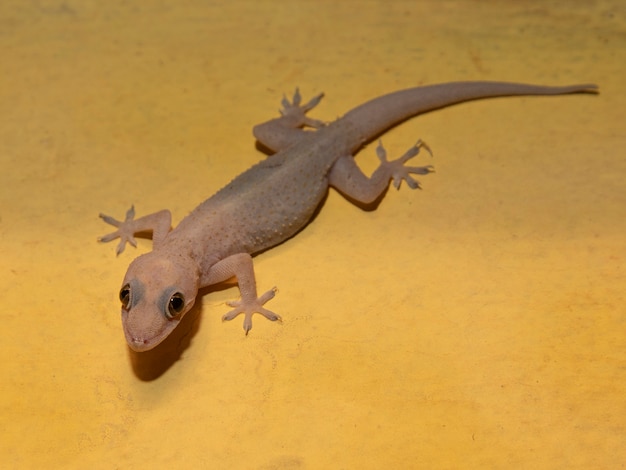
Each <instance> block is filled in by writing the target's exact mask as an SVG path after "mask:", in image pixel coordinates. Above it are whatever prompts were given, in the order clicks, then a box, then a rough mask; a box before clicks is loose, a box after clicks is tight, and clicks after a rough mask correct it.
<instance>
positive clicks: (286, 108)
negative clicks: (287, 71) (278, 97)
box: [280, 88, 325, 129]
mask: <svg viewBox="0 0 626 470" xmlns="http://www.w3.org/2000/svg"><path fill="white" fill-rule="evenodd" d="M323 97H324V93H320V94H319V95H317V96H316V97H314V98H313V99H311V101H309V102H308V103H306V104H303V105H300V103H301V101H302V96H300V90H299V89H298V88H296V91H295V93H294V94H293V100H292V101H291V102H289V100H288V99H287V97H286V96H283V99H282V101H281V104H282V106H283V107H282V109H280V114H281V115H282V116H283V117H285V118H288V119H290V120H292V121H293V123H292V124H293V125H294V127H300V126H309V127H313V128H314V129H319V128H320V127H323V126H324V125H325V124H324V122H322V121H318V120H317V119H311V118H309V117H307V116H306V113H307V112H309V111H310V110H312V109H313V108H315V107H316V106H317V105H318V104H319V102H320V101H321V100H322V98H323Z"/></svg>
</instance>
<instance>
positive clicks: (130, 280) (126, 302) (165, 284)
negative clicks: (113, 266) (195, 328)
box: [120, 252, 199, 351]
mask: <svg viewBox="0 0 626 470" xmlns="http://www.w3.org/2000/svg"><path fill="white" fill-rule="evenodd" d="M198 278H199V275H198V266H197V265H196V264H195V263H194V262H193V261H192V260H190V259H187V258H182V257H163V256H159V255H158V254H156V253H155V252H151V253H147V254H145V255H142V256H140V257H138V258H137V259H135V260H134V261H133V262H132V263H131V264H130V266H129V267H128V271H127V272H126V277H125V278H124V282H123V283H122V288H121V289H120V300H121V302H122V325H123V327H124V335H125V336H126V341H127V343H128V345H129V346H130V348H131V349H133V350H134V351H147V350H149V349H152V348H154V347H155V346H156V345H157V344H159V343H160V342H161V341H163V340H164V339H165V338H166V337H167V336H168V335H169V334H170V333H171V332H172V331H174V328H176V327H177V326H178V324H179V323H180V320H181V319H182V318H183V316H184V315H185V313H187V312H188V311H189V310H190V309H191V307H193V304H194V302H195V300H196V295H197V294H198Z"/></svg>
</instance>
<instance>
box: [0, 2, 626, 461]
mask: <svg viewBox="0 0 626 470" xmlns="http://www.w3.org/2000/svg"><path fill="white" fill-rule="evenodd" d="M622 3H623V2H619V1H618V0H606V1H597V2H592V3H589V2H470V1H448V2H438V1H422V2H409V1H404V2H402V1H395V2H389V1H386V0H382V1H362V2H356V1H350V2H337V1H326V0H315V1H302V2H297V1H285V2H278V1H276V2H271V1H260V2H248V1H230V2H205V1H201V0H188V1H185V2H149V1H140V0H130V1H111V2H90V1H78V0H65V1H54V0H40V1H36V2H35V1H32V2H25V1H21V0H5V1H4V2H2V5H1V6H0V51H1V59H0V162H1V166H0V174H1V181H0V263H1V264H0V288H1V292H2V297H1V298H2V314H1V325H2V327H1V328H0V460H1V463H2V467H3V468H17V469H21V468H160V467H166V466H167V467H168V468H216V469H222V468H224V469H225V468H229V469H239V468H242V469H249V468H258V469H272V468H286V469H300V468H302V469H322V468H338V469H342V468H343V469H354V468H371V469H379V468H429V469H431V468H581V469H582V468H584V469H588V468H620V466H622V465H624V462H625V461H626V451H625V450H624V449H626V446H625V445H624V443H625V442H626V441H625V431H626V429H625V425H624V417H625V416H626V394H625V393H624V388H625V386H626V349H625V348H624V344H625V340H626V331H625V328H626V323H625V321H626V308H625V306H624V304H625V299H624V292H625V290H626V289H625V280H626V274H625V269H626V268H625V265H624V262H625V258H624V256H625V253H626V236H625V233H626V217H624V216H625V212H626V210H625V208H626V184H625V183H624V182H625V174H626V158H625V153H624V152H625V151H624V148H625V145H626V142H625V139H624V138H625V136H626V133H625V132H626V131H625V128H624V123H625V122H626V94H625V93H624V77H626V65H625V64H626V60H625V59H626V58H625V54H624V51H626V42H625V38H626V35H625V34H624V33H625V31H626V24H625V16H624V15H625V10H624V7H623V5H622ZM469 79H483V80H509V81H528V82H536V83H546V84H569V83H577V82H597V83H599V84H600V85H601V90H602V93H601V94H600V95H599V96H596V97H594V96H580V95H579V96H568V97H558V98H508V99H499V100H490V101H484V102H475V103H469V104H465V105H461V106H458V107H455V108H450V109H447V110H443V111H440V112H436V113H433V114H430V115H426V116H422V117H420V118H417V119H414V120H412V121H409V122H407V123H405V124H404V125H402V126H400V127H398V128H397V129H394V130H393V131H392V132H389V133H388V134H387V135H386V136H385V137H384V142H385V145H386V148H387V150H388V152H389V154H390V155H399V154H401V153H403V152H404V151H405V150H406V149H407V148H408V147H409V146H410V145H411V144H413V143H414V142H415V141H416V140H417V138H422V139H424V140H425V141H426V142H427V143H428V144H429V145H430V146H431V147H432V149H433V151H434V154H435V157H434V159H433V160H432V161H431V160H430V159H429V158H428V157H420V161H421V162H423V163H433V164H434V165H435V166H436V173H434V174H432V175H429V176H426V177H423V178H421V181H422V183H423V186H424V190H423V191H416V192H412V191H410V190H408V188H406V186H403V187H402V189H401V190H400V191H399V192H396V191H395V190H390V191H389V192H388V194H387V196H386V197H385V199H384V200H383V202H382V204H381V205H380V207H379V208H378V209H377V210H376V211H372V212H363V211H361V210H360V209H358V208H355V207H354V206H352V205H350V203H348V202H347V201H345V200H344V199H343V198H342V197H340V196H339V195H337V194H336V193H334V192H331V194H330V195H329V197H328V200H327V201H326V203H325V205H324V207H323V209H322V210H321V212H320V214H319V216H318V217H317V218H316V219H315V221H314V222H313V223H312V224H311V225H310V226H309V227H308V228H307V229H306V230H305V231H304V232H302V233H301V234H300V235H298V236H297V237H296V238H294V239H293V240H291V241H289V242H288V243H286V244H284V245H282V246H280V247H278V248H276V249H273V250H270V251H268V252H266V253H264V254H262V255H261V256H258V257H257V258H256V260H255V265H256V273H257V278H258V283H259V288H260V289H261V290H265V289H268V288H270V287H272V286H274V285H277V286H278V288H279V292H278V295H277V296H276V298H275V299H274V300H273V301H272V302H271V304H270V305H271V308H272V309H273V310H275V311H276V312H278V313H280V314H281V315H282V316H283V318H284V322H283V324H282V325H279V324H273V323H270V322H267V321H265V320H263V319H261V318H258V316H257V318H255V324H254V328H253V330H252V331H251V333H250V335H249V336H248V337H245V336H244V334H243V330H242V328H241V321H240V320H239V319H238V320H236V321H235V322H231V323H224V324H222V323H221V321H220V318H221V315H222V314H223V313H225V312H226V311H227V310H228V307H227V306H226V305H225V301H227V300H229V299H233V298H237V297H238V295H239V292H238V290H237V289H236V287H231V288H221V289H217V290H211V291H209V292H208V293H207V294H206V295H205V296H204V297H203V298H202V301H201V302H198V305H199V306H198V307H197V308H195V309H194V310H193V312H192V314H190V315H189V316H188V317H187V320H186V321H185V322H184V324H183V325H182V326H181V328H180V331H179V332H178V334H177V336H176V337H174V338H172V340H170V341H168V342H166V343H165V344H164V345H163V346H162V347H160V348H158V349H157V350H155V351H153V352H150V353H144V354H141V355H137V354H131V352H130V351H129V350H128V348H127V347H126V344H125V342H124V339H123V335H122V331H121V327H120V321H119V302H118V300H117V291H118V289H119V287H120V282H121V280H122V277H123V275H124V272H125V269H126V266H127V265H128V263H129V262H130V261H131V260H132V259H133V257H135V256H136V255H137V254H139V253H144V252H146V251H148V250H150V247H151V244H150V241H149V240H146V239H141V240H140V242H139V247H138V248H137V249H136V250H135V249H132V248H130V249H127V250H126V252H124V253H123V254H122V255H121V256H119V257H117V258H116V257H115V254H114V244H109V245H101V244H98V243H96V237H97V236H99V235H102V234H104V233H106V232H107V231H108V227H107V226H105V225H104V224H103V223H102V222H101V221H100V220H99V219H98V213H99V212H101V211H102V212H106V213H109V214H112V215H115V216H118V217H121V216H123V214H124V212H125V211H126V209H127V208H128V207H129V206H130V205H131V204H135V206H136V208H137V212H138V214H140V215H143V214H147V213H149V212H153V211H156V210H159V209H162V208H169V209H170V210H171V211H172V213H173V217H174V221H175V222H178V221H179V220H180V219H181V218H182V217H183V216H184V215H185V214H187V212H188V211H190V210H191V209H193V207H195V205H196V204H198V203H199V202H200V201H202V200H203V199H205V198H206V197H208V196H209V195H210V194H211V193H212V192H214V191H215V190H217V189H219V188H220V187H221V186H222V185H223V184H225V183H226V182H227V181H229V179H230V178H232V177H233V176H234V175H236V174H237V173H239V172H240V171H242V170H244V169H245V168H247V167H248V166H250V165H252V164H253V163H254V162H256V161H258V160H259V159H261V158H263V155H262V154H261V153H260V152H259V151H258V150H256V149H255V146H254V140H253V138H252V136H251V132H250V129H251V127H252V126H253V125H254V124H255V123H258V122H261V121H263V120H266V119H268V118H270V117H273V116H275V115H276V114H277V109H278V107H279V101H280V99H281V97H282V94H283V93H288V94H290V93H291V92H292V90H293V89H294V88H295V87H296V86H299V87H300V89H301V91H302V93H303V95H304V96H305V97H306V98H308V97H310V96H312V95H314V94H317V93H319V92H321V91H324V92H325V93H326V98H325V99H324V100H323V102H322V104H321V105H320V106H319V107H318V109H316V110H315V111H314V112H313V113H311V115H312V116H313V117H316V118H319V119H324V120H332V119H334V118H335V117H337V116H339V115H340V114H342V113H343V112H345V111H347V110H348V109H350V108H351V107H352V106H355V105H357V104H360V103H361V102H363V101H364V100H366V99H369V98H372V97H374V96H377V95H379V94H383V93H386V92H390V91H393V90H396V89H399V88H404V87H409V86H415V85H420V84H429V83H435V82H442V81H451V80H469ZM358 161H359V163H360V164H361V165H362V167H363V168H364V169H366V170H367V171H371V170H372V169H373V168H374V165H375V162H376V157H375V152H374V146H373V145H370V146H368V147H366V148H365V149H364V150H363V151H362V152H361V154H360V155H359V158H358Z"/></svg>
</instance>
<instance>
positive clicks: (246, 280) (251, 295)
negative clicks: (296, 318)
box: [201, 253, 281, 334]
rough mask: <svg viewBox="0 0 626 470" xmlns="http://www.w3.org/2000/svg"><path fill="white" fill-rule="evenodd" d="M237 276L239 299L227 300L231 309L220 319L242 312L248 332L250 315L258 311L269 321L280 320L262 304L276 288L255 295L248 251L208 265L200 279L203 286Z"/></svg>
mask: <svg viewBox="0 0 626 470" xmlns="http://www.w3.org/2000/svg"><path fill="white" fill-rule="evenodd" d="M233 276H234V277H236V278H237V283H238V284H239V291H240V292H241V300H235V301H231V302H227V304H228V305H229V306H230V307H233V310H231V311H230V312H228V313H227V314H225V315H224V316H223V317H222V320H227V321H229V320H232V319H234V318H236V317H238V316H239V315H241V314H244V320H243V329H244V331H245V332H246V334H248V332H249V331H250V330H251V329H252V315H254V314H255V313H260V314H261V315H263V316H264V317H265V318H267V319H268V320H271V321H277V320H279V321H280V320H281V318H280V316H279V315H277V314H275V313H274V312H272V311H271V310H268V309H266V308H265V307H263V305H264V304H265V303H266V302H267V301H269V300H271V299H272V298H274V295H275V294H276V288H275V287H274V288H272V289H270V290H268V291H267V292H265V293H264V294H263V295H261V296H257V292H256V280H255V278H254V266H253V264H252V257H251V256H250V255H249V254H248V253H238V254H235V255H231V256H229V257H227V258H224V259H223V260H221V261H218V262H217V263H215V264H214V265H213V266H211V267H210V269H209V272H208V273H206V274H205V276H203V277H202V279H201V284H202V285H203V286H209V285H212V284H217V283H218V282H222V281H225V280H227V279H230V278H231V277H233Z"/></svg>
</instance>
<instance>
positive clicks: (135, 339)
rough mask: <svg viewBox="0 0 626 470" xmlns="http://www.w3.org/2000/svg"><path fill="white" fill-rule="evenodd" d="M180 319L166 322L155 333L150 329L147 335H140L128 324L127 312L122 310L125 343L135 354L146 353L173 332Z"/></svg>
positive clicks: (140, 333)
mask: <svg viewBox="0 0 626 470" xmlns="http://www.w3.org/2000/svg"><path fill="white" fill-rule="evenodd" d="M179 321H180V318H176V319H173V320H166V321H165V322H164V323H163V324H162V325H161V328H159V329H158V330H157V331H156V332H155V331H154V330H153V329H151V331H150V332H149V333H142V332H138V331H133V330H136V329H135V328H132V327H131V326H130V325H129V324H128V312H127V311H124V310H123V309H122V326H123V329H124V336H125V337H126V343H128V347H130V349H132V350H133V351H136V352H143V351H148V350H150V349H152V348H154V347H156V346H158V345H159V344H160V343H161V342H162V341H163V340H164V339H165V338H167V337H168V336H169V334H170V333H171V332H172V331H174V329H175V328H176V326H178V323H179Z"/></svg>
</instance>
